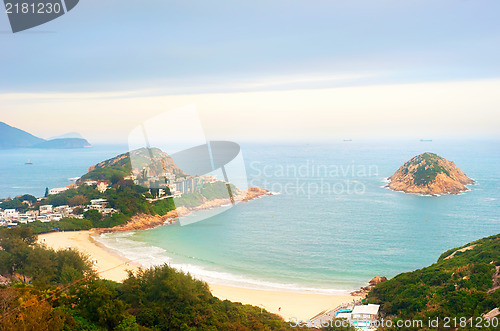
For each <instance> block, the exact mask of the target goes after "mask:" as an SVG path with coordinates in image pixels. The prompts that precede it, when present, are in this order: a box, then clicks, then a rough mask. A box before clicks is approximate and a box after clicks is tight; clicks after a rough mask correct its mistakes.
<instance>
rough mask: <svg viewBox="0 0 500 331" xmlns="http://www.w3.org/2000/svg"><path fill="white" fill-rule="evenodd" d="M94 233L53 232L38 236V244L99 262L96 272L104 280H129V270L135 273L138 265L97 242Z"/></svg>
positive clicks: (96, 265) (95, 265)
mask: <svg viewBox="0 0 500 331" xmlns="http://www.w3.org/2000/svg"><path fill="white" fill-rule="evenodd" d="M94 234H95V233H94V232H92V231H68V232H53V233H45V234H41V235H38V242H39V243H41V244H45V245H46V246H47V247H49V248H53V249H55V250H60V249H66V248H70V247H71V248H73V249H77V250H79V251H80V252H82V253H84V254H86V255H87V256H89V258H90V260H91V261H93V260H97V263H96V264H94V267H95V269H96V271H97V272H98V273H99V275H100V276H101V277H102V278H105V279H109V280H114V281H115V282H121V281H123V280H124V279H126V278H127V276H128V273H127V270H131V271H135V270H137V268H138V267H139V265H138V264H136V263H133V262H131V261H130V260H128V259H126V258H124V257H123V256H120V255H118V254H117V253H115V252H113V251H112V250H111V249H109V248H107V247H105V246H104V245H102V244H101V243H99V242H96V241H95V240H94V239H93V238H92V235H94Z"/></svg>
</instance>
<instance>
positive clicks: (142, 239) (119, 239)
mask: <svg viewBox="0 0 500 331" xmlns="http://www.w3.org/2000/svg"><path fill="white" fill-rule="evenodd" d="M498 146H499V145H498V143H497V142H479V141H477V142H465V141H462V142H442V143H440V142H432V143H423V142H422V143H421V142H397V143H394V142H393V143H390V142H378V143H370V142H345V143H337V144H310V145H305V144H304V145H280V146H267V145H246V146H245V145H244V146H243V148H242V151H243V153H244V157H245V160H246V165H247V171H248V177H249V181H250V184H251V185H257V186H261V187H265V188H268V189H270V190H272V191H273V192H278V193H280V194H279V195H273V196H269V197H264V198H261V199H258V200H254V201H252V202H249V203H241V204H239V205H237V206H236V207H234V208H229V209H228V210H227V211H226V212H225V213H222V214H220V215H217V216H214V217H212V218H209V219H206V220H204V221H202V222H198V223H194V224H191V225H189V226H180V225H179V224H176V225H172V226H163V227H159V228H156V229H152V230H147V231H139V232H131V233H125V234H123V233H121V234H112V235H107V236H106V237H104V238H101V240H103V242H104V243H106V244H107V245H110V246H112V247H114V248H116V249H118V250H120V251H122V252H123V253H124V254H126V255H127V256H129V257H130V258H132V259H136V260H138V261H140V262H142V263H144V264H146V265H151V264H158V263H163V262H169V263H171V264H172V265H174V266H176V267H178V268H181V269H183V270H185V271H189V272H190V273H192V274H194V275H197V276H198V277H200V278H202V279H205V280H207V281H212V282H219V283H223V284H232V285H239V286H247V287H257V288H286V289H289V290H298V291H314V292H322V293H323V292H334V291H335V290H350V289H355V288H358V287H359V286H362V285H364V284H366V283H367V282H368V280H370V279H371V278H372V277H374V276H387V277H392V276H394V275H396V274H398V273H400V272H404V271H409V270H414V269H417V268H421V267H423V266H426V265H429V264H431V263H433V262H435V261H436V259H437V258H438V257H439V255H440V254H441V253H442V252H444V251H445V250H447V249H449V248H452V247H456V246H459V245H463V244H465V243H467V242H470V241H472V240H475V239H479V238H481V237H484V236H488V235H492V234H496V233H498V232H500V216H499V212H500V185H499V184H500V172H499V168H498V164H499V162H500V150H499V148H498ZM425 151H432V152H436V153H438V154H440V155H441V156H443V157H446V158H448V159H450V160H454V161H455V163H456V164H457V165H458V166H459V167H460V168H461V169H462V170H463V171H464V172H465V173H466V174H467V175H468V176H469V177H471V178H473V179H475V180H476V181H477V184H476V185H473V186H471V187H470V188H471V191H468V192H466V193H465V194H461V195H448V196H439V197H429V196H418V195H411V194H405V193H401V192H393V191H390V190H388V189H386V188H384V186H385V184H386V182H385V178H387V177H388V176H390V175H391V174H392V173H393V172H394V171H395V170H396V169H397V168H398V167H399V166H400V165H401V164H403V163H404V162H405V161H407V160H408V159H410V158H411V157H412V156H414V155H417V154H419V153H422V152H425ZM352 169H354V171H352ZM308 185H310V187H309V188H308ZM318 187H323V190H321V189H318Z"/></svg>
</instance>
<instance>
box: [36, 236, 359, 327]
mask: <svg viewBox="0 0 500 331" xmlns="http://www.w3.org/2000/svg"><path fill="white" fill-rule="evenodd" d="M95 235H100V233H99V232H97V231H94V230H85V231H74V232H52V233H45V234H40V235H38V242H39V243H41V244H44V245H45V246H46V247H48V248H52V249H55V250H59V249H66V248H68V247H71V248H74V249H77V250H79V251H80V252H82V253H84V254H85V255H87V256H89V258H90V260H91V261H92V260H97V263H96V264H95V265H94V267H95V270H96V272H97V273H99V275H100V276H101V277H102V278H105V279H109V280H113V281H116V282H122V281H123V280H124V279H126V278H127V276H128V270H130V271H132V272H135V271H137V270H138V269H139V268H141V267H142V266H141V265H140V264H139V263H137V262H134V261H132V260H130V259H127V258H126V257H125V256H123V255H120V253H119V252H118V251H116V250H114V249H112V248H109V247H107V246H105V245H104V244H102V243H100V242H99V241H97V240H96V239H94V238H93V236H95ZM208 285H209V288H210V291H211V292H212V295H214V296H215V297H217V298H219V299H221V300H225V299H227V300H230V301H233V302H241V303H242V304H251V305H254V306H258V307H261V308H263V309H266V310H267V311H269V312H271V313H275V314H278V315H280V316H281V317H283V319H284V320H290V319H291V318H297V319H299V320H300V319H301V320H307V319H310V318H312V317H313V316H315V315H317V314H319V313H321V312H323V311H325V310H329V309H333V308H335V307H337V306H338V305H340V304H342V303H350V302H352V301H353V300H358V299H360V298H362V297H361V296H352V295H350V294H349V293H348V291H346V293H345V294H316V293H303V292H297V291H286V290H274V289H269V290H268V289H251V288H245V287H237V286H232V285H221V284H220V283H211V282H210V283H208Z"/></svg>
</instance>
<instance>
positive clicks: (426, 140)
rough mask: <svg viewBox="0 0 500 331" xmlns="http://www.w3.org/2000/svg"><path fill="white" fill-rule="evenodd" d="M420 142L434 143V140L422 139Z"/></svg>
mask: <svg viewBox="0 0 500 331" xmlns="http://www.w3.org/2000/svg"><path fill="white" fill-rule="evenodd" d="M420 142H432V139H420Z"/></svg>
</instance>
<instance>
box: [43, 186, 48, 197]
mask: <svg viewBox="0 0 500 331" xmlns="http://www.w3.org/2000/svg"><path fill="white" fill-rule="evenodd" d="M48 196H49V188H48V187H46V188H45V195H44V197H48Z"/></svg>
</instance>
